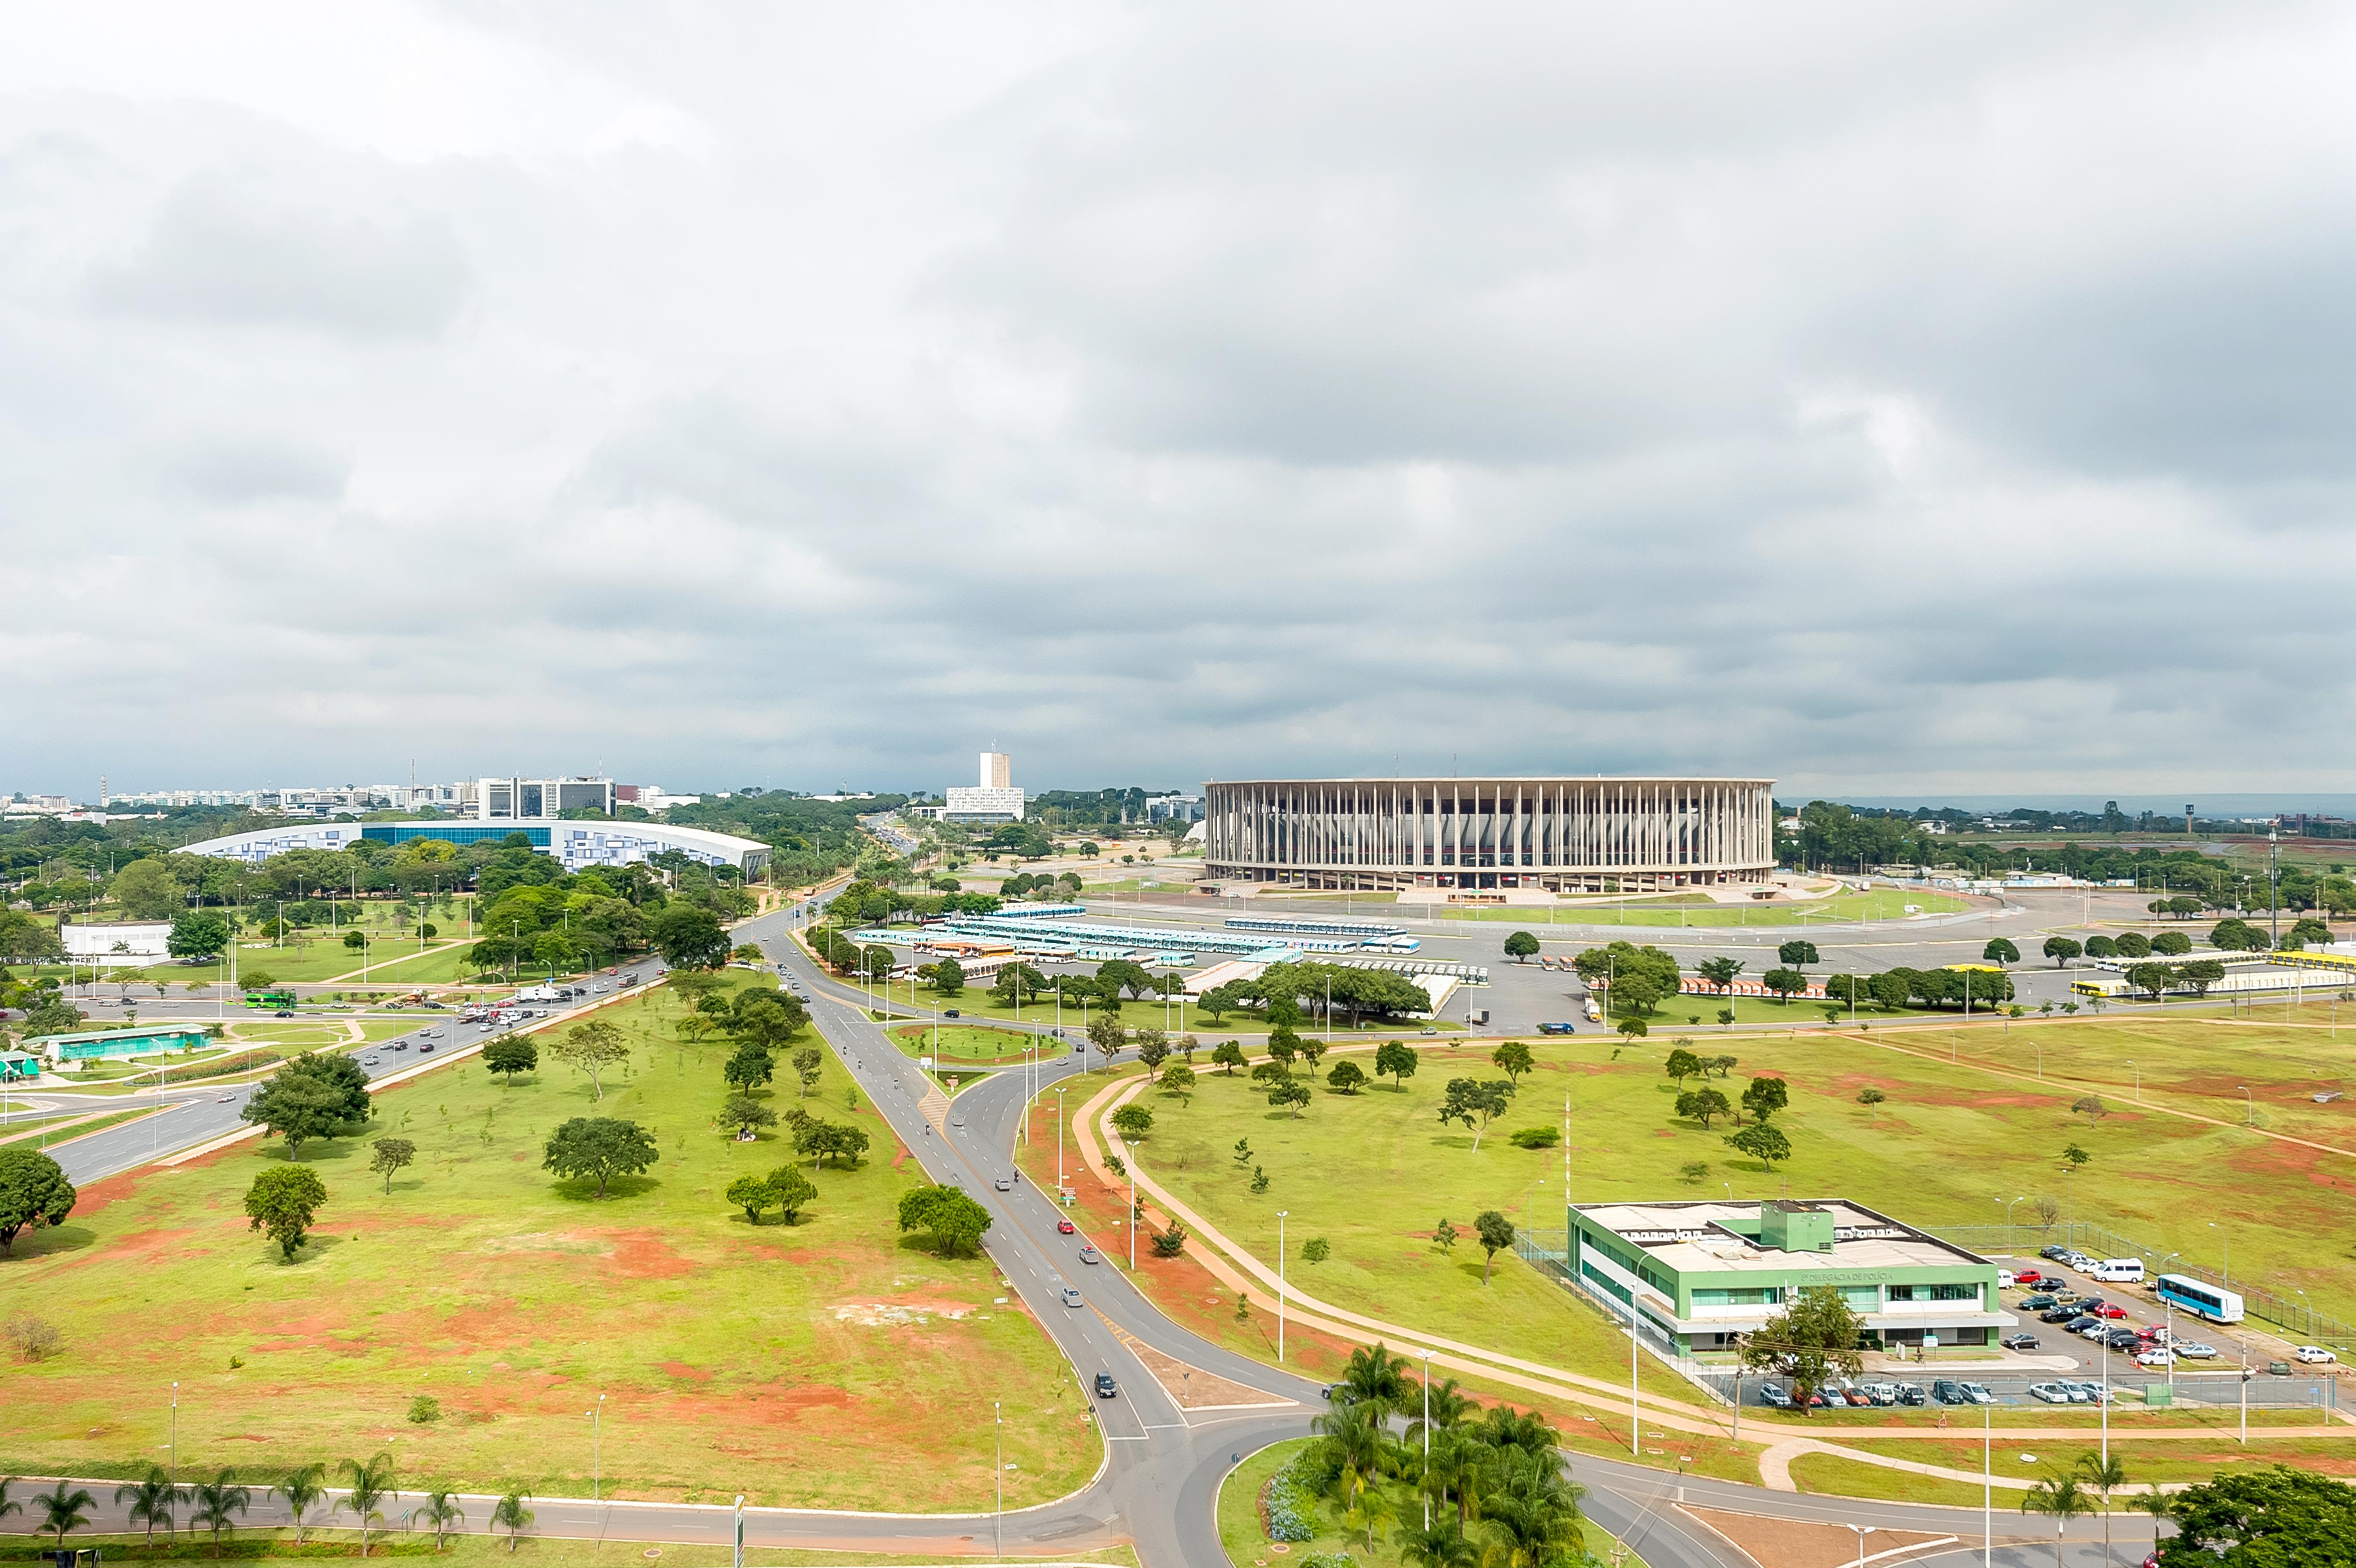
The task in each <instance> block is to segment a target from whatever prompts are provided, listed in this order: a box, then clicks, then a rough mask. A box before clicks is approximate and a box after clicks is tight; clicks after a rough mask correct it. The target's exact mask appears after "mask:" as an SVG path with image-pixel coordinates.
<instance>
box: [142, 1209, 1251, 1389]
mask: <svg viewBox="0 0 2356 1568" xmlns="http://www.w3.org/2000/svg"><path fill="white" fill-rule="evenodd" d="M1290 1212H1292V1211H1290V1209H1279V1210H1278V1211H1276V1359H1277V1360H1278V1361H1279V1362H1280V1363H1281V1362H1282V1361H1283V1360H1284V1217H1285V1216H1286V1215H1287V1214H1289V1213H1290ZM173 1386H174V1387H175V1388H177V1387H178V1386H179V1385H178V1384H177V1383H175V1384H174V1385H173Z"/></svg>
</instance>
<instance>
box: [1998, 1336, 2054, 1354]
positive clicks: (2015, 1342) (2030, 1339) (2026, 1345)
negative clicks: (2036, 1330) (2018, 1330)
mask: <svg viewBox="0 0 2356 1568" xmlns="http://www.w3.org/2000/svg"><path fill="white" fill-rule="evenodd" d="M2043 1342H2044V1341H2042V1340H2040V1339H2038V1337H2037V1336H2036V1335H2034V1334H2007V1335H2006V1336H2005V1337H2004V1338H2003V1339H2000V1340H1998V1341H1997V1343H1998V1344H2000V1345H2002V1346H2003V1347H2004V1348H2005V1349H2008V1350H2034V1349H2037V1348H2038V1347H2039V1346H2040V1345H2041V1344H2042V1343H2043Z"/></svg>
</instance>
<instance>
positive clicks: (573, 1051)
mask: <svg viewBox="0 0 2356 1568" xmlns="http://www.w3.org/2000/svg"><path fill="white" fill-rule="evenodd" d="M548 1053H549V1054H550V1055H551V1056H553V1057H555V1058H556V1059H557V1060H558V1061H562V1062H566V1063H569V1064H570V1065H572V1066H573V1067H575V1068H577V1069H579V1070H580V1071H581V1072H586V1073H587V1074H588V1075H589V1095H590V1098H591V1099H593V1100H603V1099H605V1083H604V1081H603V1077H602V1074H603V1073H604V1072H605V1069H607V1068H609V1067H612V1066H615V1065H616V1064H617V1063H620V1062H624V1061H628V1060H629V1059H630V1042H629V1041H628V1040H625V1039H624V1038H623V1037H622V1031H621V1030H620V1029H617V1028H616V1027H615V1026H614V1025H612V1024H609V1023H607V1022H606V1021H605V1019H589V1020H588V1021H587V1022H585V1023H577V1024H574V1025H573V1027H572V1028H571V1029H566V1030H565V1031H564V1038H563V1039H562V1040H557V1041H556V1042H555V1043H553V1044H552V1045H551V1046H550V1047H549V1048H548ZM603 1187H604V1184H603V1183H602V1182H601V1183H600V1184H599V1188H600V1193H601V1195H602V1192H603Z"/></svg>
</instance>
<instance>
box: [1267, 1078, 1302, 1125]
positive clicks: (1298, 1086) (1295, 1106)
mask: <svg viewBox="0 0 2356 1568" xmlns="http://www.w3.org/2000/svg"><path fill="white" fill-rule="evenodd" d="M1268 1103H1269V1104H1271V1105H1278V1106H1281V1107H1284V1108H1285V1109H1288V1110H1290V1112H1291V1113H1292V1116H1293V1119H1294V1120H1295V1121H1298V1120H1300V1119H1301V1106H1303V1105H1306V1104H1309V1085H1308V1084H1306V1083H1301V1081H1300V1080H1298V1079H1295V1078H1280V1079H1279V1080H1277V1082H1275V1083H1271V1084H1269V1087H1268Z"/></svg>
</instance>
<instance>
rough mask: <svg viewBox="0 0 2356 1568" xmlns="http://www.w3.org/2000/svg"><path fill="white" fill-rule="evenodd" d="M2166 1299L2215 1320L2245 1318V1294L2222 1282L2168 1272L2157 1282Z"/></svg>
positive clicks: (2162, 1298)
mask: <svg viewBox="0 0 2356 1568" xmlns="http://www.w3.org/2000/svg"><path fill="white" fill-rule="evenodd" d="M2153 1285H2154V1286H2155V1288H2156V1289H2157V1290H2158V1293H2159V1298H2160V1299H2161V1300H2162V1301H2170V1302H2174V1303H2175V1304H2176V1306H2177V1307H2178V1308H2179V1310H2181V1311H2185V1312H2190V1313H2191V1314H2192V1315H2193V1316H2194V1317H2205V1318H2207V1319H2208V1320H2209V1321H2210V1322H2211V1323H2239V1322H2240V1321H2241V1320H2242V1297H2241V1296H2240V1294H2239V1293H2237V1292H2234V1291H2231V1290H2227V1289H2225V1288H2224V1287H2223V1286H2222V1285H2208V1284H2204V1283H2203V1282H2201V1281H2200V1280H2197V1279H2193V1278H2191V1277H2190V1276H2189V1275H2180V1274H2164V1275H2160V1276H2159V1278H2158V1279H2157V1280H2156V1281H2154V1282H2153Z"/></svg>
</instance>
